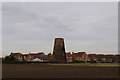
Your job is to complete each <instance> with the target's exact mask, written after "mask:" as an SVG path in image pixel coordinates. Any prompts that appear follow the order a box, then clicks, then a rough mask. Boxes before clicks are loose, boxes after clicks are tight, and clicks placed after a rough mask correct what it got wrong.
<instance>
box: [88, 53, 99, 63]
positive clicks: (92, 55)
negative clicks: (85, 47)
mask: <svg viewBox="0 0 120 80" xmlns="http://www.w3.org/2000/svg"><path fill="white" fill-rule="evenodd" d="M88 57H89V59H90V61H94V62H97V55H96V54H88Z"/></svg>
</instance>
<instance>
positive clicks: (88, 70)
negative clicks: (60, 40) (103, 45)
mask: <svg viewBox="0 0 120 80" xmlns="http://www.w3.org/2000/svg"><path fill="white" fill-rule="evenodd" d="M2 68H3V69H2V70H3V72H2V74H3V76H2V77H3V78H118V76H120V75H118V67H95V66H63V65H48V64H3V65H2Z"/></svg>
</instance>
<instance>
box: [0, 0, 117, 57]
mask: <svg viewBox="0 0 120 80" xmlns="http://www.w3.org/2000/svg"><path fill="white" fill-rule="evenodd" d="M2 12H3V15H2V16H3V20H2V21H3V54H4V55H5V54H9V52H11V51H21V52H29V51H44V52H46V53H49V52H52V48H53V41H54V38H55V37H63V38H64V39H65V41H66V42H65V43H66V49H67V51H81V50H85V51H87V52H105V53H109V52H115V53H116V52H117V33H118V32H117V28H118V26H117V17H118V16H117V3H109V2H107V3H94V2H93V3H92V2H90V3H83V2H79V3H69V2H68V3H62V2H61V3H52V2H50V3H49V2H45V3H44V2H39V3H34V2H33V3H29V2H28V3H27V2H23V3H16V2H14V3H3V5H2ZM99 49H101V50H99Z"/></svg>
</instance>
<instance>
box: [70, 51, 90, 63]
mask: <svg viewBox="0 0 120 80" xmlns="http://www.w3.org/2000/svg"><path fill="white" fill-rule="evenodd" d="M72 57H73V60H77V61H84V62H86V61H89V60H90V59H89V57H88V55H87V54H86V52H78V53H74V52H72Z"/></svg>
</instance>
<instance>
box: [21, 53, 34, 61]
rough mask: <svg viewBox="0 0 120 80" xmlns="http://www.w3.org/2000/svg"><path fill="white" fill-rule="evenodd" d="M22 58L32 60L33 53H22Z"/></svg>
mask: <svg viewBox="0 0 120 80" xmlns="http://www.w3.org/2000/svg"><path fill="white" fill-rule="evenodd" d="M22 59H23V60H25V61H31V60H32V59H31V55H30V54H22Z"/></svg>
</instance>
